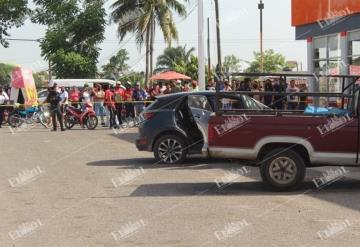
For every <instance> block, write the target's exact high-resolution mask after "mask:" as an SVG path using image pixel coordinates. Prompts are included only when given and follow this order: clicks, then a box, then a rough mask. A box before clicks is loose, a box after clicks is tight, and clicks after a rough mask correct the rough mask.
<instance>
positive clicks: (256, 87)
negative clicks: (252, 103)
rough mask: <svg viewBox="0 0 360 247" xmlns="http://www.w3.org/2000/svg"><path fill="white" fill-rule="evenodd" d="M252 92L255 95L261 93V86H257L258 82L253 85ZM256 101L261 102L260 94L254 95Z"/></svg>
mask: <svg viewBox="0 0 360 247" xmlns="http://www.w3.org/2000/svg"><path fill="white" fill-rule="evenodd" d="M251 92H254V93H259V92H260V89H259V84H257V83H256V82H255V83H254V84H253V89H252V90H251ZM253 98H254V100H257V101H259V102H261V96H260V95H259V94H254V95H253Z"/></svg>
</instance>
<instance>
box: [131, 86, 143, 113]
mask: <svg viewBox="0 0 360 247" xmlns="http://www.w3.org/2000/svg"><path fill="white" fill-rule="evenodd" d="M133 99H134V101H136V102H135V111H136V116H139V115H140V113H141V112H142V111H143V110H144V109H145V103H144V102H138V101H144V100H145V99H146V93H145V91H144V90H143V89H141V85H140V82H138V83H136V85H135V88H134V91H133Z"/></svg>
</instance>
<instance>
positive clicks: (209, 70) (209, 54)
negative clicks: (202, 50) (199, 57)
mask: <svg viewBox="0 0 360 247" xmlns="http://www.w3.org/2000/svg"><path fill="white" fill-rule="evenodd" d="M207 29H208V39H207V48H208V78H210V77H211V52H210V49H211V48H210V18H207Z"/></svg>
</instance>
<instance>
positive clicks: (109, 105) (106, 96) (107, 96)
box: [104, 85, 119, 128]
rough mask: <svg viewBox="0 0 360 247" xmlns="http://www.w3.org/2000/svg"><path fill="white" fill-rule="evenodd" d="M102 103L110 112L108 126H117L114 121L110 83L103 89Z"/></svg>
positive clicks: (114, 112) (112, 94) (114, 108)
mask: <svg viewBox="0 0 360 247" xmlns="http://www.w3.org/2000/svg"><path fill="white" fill-rule="evenodd" d="M104 105H105V107H106V108H107V109H108V111H109V114H110V118H109V127H110V128H118V127H119V126H117V125H116V121H115V117H116V107H115V100H114V93H113V91H112V90H111V88H110V85H109V86H108V88H107V89H106V90H105V94H104Z"/></svg>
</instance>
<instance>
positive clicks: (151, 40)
mask: <svg viewBox="0 0 360 247" xmlns="http://www.w3.org/2000/svg"><path fill="white" fill-rule="evenodd" d="M150 30H151V32H150V33H151V35H150V76H152V75H153V72H154V67H153V64H154V41H155V19H154V16H153V17H152V18H151V25H150Z"/></svg>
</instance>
